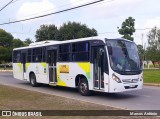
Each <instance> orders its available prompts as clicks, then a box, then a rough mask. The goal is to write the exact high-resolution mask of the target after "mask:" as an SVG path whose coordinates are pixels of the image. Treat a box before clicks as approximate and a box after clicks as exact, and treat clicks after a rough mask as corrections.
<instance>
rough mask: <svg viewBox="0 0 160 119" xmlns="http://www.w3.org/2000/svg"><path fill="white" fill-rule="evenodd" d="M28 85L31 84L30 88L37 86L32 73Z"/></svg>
mask: <svg viewBox="0 0 160 119" xmlns="http://www.w3.org/2000/svg"><path fill="white" fill-rule="evenodd" d="M30 84H31V86H32V87H36V86H38V83H37V81H36V76H35V74H34V73H31V74H30Z"/></svg>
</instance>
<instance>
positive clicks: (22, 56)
mask: <svg viewBox="0 0 160 119" xmlns="http://www.w3.org/2000/svg"><path fill="white" fill-rule="evenodd" d="M13 76H14V78H16V79H20V80H26V81H29V82H30V84H31V86H33V87H36V86H38V84H41V83H43V84H49V85H51V86H65V87H71V88H78V90H79V93H80V94H81V95H83V96H86V95H91V94H92V92H93V91H99V92H107V93H116V92H124V91H131V90H138V89H142V86H143V72H142V63H141V61H140V58H139V54H138V50H137V46H136V44H135V43H134V42H132V41H129V40H126V39H122V38H117V39H107V38H99V37H89V38H81V39H74V40H66V41H42V42H36V43H31V44H30V45H29V46H27V47H21V48H15V49H13Z"/></svg>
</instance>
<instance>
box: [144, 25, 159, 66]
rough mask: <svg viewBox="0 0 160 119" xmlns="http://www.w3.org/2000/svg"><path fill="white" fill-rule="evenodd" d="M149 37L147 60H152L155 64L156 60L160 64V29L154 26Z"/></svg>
mask: <svg viewBox="0 0 160 119" xmlns="http://www.w3.org/2000/svg"><path fill="white" fill-rule="evenodd" d="M147 37H148V44H149V46H148V47H147V52H146V56H147V60H151V61H152V63H153V65H154V66H155V62H158V63H159V65H160V29H157V28H156V27H155V28H153V29H152V30H151V31H149V33H148V35H147Z"/></svg>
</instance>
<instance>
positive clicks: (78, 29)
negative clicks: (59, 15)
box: [58, 22, 97, 40]
mask: <svg viewBox="0 0 160 119" xmlns="http://www.w3.org/2000/svg"><path fill="white" fill-rule="evenodd" d="M91 36H97V31H96V30H95V29H94V28H92V29H90V28H88V27H87V26H86V25H85V24H81V23H76V22H68V23H64V24H63V25H62V26H61V27H60V29H59V32H58V40H70V39H77V38H85V37H91Z"/></svg>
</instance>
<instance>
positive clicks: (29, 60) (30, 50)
mask: <svg viewBox="0 0 160 119" xmlns="http://www.w3.org/2000/svg"><path fill="white" fill-rule="evenodd" d="M31 58H32V49H28V56H27V62H31Z"/></svg>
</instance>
